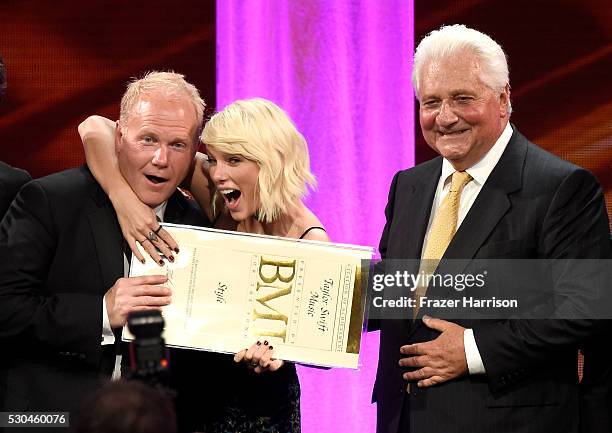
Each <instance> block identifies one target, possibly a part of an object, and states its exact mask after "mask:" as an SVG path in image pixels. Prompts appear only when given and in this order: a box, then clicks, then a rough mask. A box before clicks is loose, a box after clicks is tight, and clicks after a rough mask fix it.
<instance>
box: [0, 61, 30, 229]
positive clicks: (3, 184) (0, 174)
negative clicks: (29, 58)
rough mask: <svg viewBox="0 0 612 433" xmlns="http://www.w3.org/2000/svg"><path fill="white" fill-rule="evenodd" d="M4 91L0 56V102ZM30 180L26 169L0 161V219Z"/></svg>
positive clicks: (4, 83) (2, 64)
mask: <svg viewBox="0 0 612 433" xmlns="http://www.w3.org/2000/svg"><path fill="white" fill-rule="evenodd" d="M5 93H6V69H5V67H4V61H3V60H2V57H0V102H2V98H4V94H5ZM30 180H32V178H31V177H30V175H29V174H28V172H27V171H25V170H20V169H18V168H14V167H11V166H10V165H8V164H5V163H4V162H2V161H0V221H2V217H3V216H4V214H5V213H6V211H7V209H8V208H9V206H10V205H11V203H12V202H13V199H14V198H15V195H17V192H18V191H19V188H21V186H22V185H23V184H25V183H27V182H29V181H30Z"/></svg>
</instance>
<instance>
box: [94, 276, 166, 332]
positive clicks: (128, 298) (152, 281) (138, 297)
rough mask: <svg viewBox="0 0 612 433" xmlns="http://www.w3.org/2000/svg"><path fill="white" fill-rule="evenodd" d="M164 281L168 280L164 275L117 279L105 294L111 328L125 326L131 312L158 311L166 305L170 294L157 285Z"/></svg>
mask: <svg viewBox="0 0 612 433" xmlns="http://www.w3.org/2000/svg"><path fill="white" fill-rule="evenodd" d="M166 281H168V278H167V277H166V276H164V275H145V276H143V277H129V278H119V279H118V280H117V281H116V282H115V284H114V285H113V287H111V288H110V289H109V290H108V292H106V311H107V313H108V320H109V322H110V325H111V328H119V327H121V326H123V325H125V322H126V321H127V316H128V314H130V313H131V312H132V311H142V310H159V309H160V308H161V307H163V306H164V305H168V304H169V303H170V301H171V300H172V298H171V296H170V295H171V293H172V292H171V291H170V289H169V288H167V287H164V286H160V285H159V284H164V283H165V282H166Z"/></svg>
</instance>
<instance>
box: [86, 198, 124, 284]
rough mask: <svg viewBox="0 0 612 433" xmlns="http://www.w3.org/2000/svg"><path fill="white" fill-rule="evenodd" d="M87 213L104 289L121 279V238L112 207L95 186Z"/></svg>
mask: <svg viewBox="0 0 612 433" xmlns="http://www.w3.org/2000/svg"><path fill="white" fill-rule="evenodd" d="M91 207H92V209H91V211H90V212H89V213H88V215H87V216H88V218H89V225H90V227H91V235H92V238H93V240H94V243H95V247H96V253H97V256H98V265H99V266H100V275H102V281H103V283H104V285H103V286H102V287H105V288H106V289H108V288H110V287H111V286H112V285H113V284H115V282H116V281H117V279H118V278H121V277H123V250H122V247H121V246H122V236H121V231H120V229H119V224H118V222H117V216H116V214H115V211H114V210H113V207H112V205H111V203H110V201H109V199H108V197H107V196H106V194H104V192H103V191H102V189H101V188H100V187H99V186H97V188H96V191H95V192H94V194H93V195H92V201H91Z"/></svg>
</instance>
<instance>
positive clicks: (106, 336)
mask: <svg viewBox="0 0 612 433" xmlns="http://www.w3.org/2000/svg"><path fill="white" fill-rule="evenodd" d="M167 204H168V202H167V201H165V202H163V203H162V204H160V205H159V206H157V207H156V208H155V215H157V218H158V219H159V220H160V221H163V220H164V213H165V212H166V205H167ZM128 275H130V263H129V262H128V259H127V256H126V255H125V253H123V276H124V277H127V276H128ZM122 332H123V331H122ZM109 344H115V334H113V329H112V328H111V325H110V319H109V317H108V311H107V310H106V295H104V298H103V299H102V346H106V345H109ZM119 378H121V354H118V355H117V356H116V357H115V368H114V369H113V375H112V377H111V379H112V380H118V379H119Z"/></svg>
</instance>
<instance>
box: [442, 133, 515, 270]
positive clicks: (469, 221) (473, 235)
mask: <svg viewBox="0 0 612 433" xmlns="http://www.w3.org/2000/svg"><path fill="white" fill-rule="evenodd" d="M526 153H527V145H526V139H525V138H524V137H523V136H522V135H521V134H520V133H519V132H518V131H516V130H515V131H514V132H513V134H512V137H511V138H510V141H509V142H508V146H506V150H505V151H504V153H503V155H502V157H501V158H500V160H499V162H498V163H497V165H496V166H495V168H494V169H493V171H492V172H491V175H490V176H489V178H488V179H487V181H486V183H485V184H484V186H483V187H482V190H481V191H480V193H479V194H478V197H477V198H476V200H475V201H474V204H473V205H472V207H471V208H470V210H469V212H468V214H467V215H466V217H465V219H464V220H463V223H462V224H461V226H460V227H459V229H458V230H457V233H456V234H455V236H454V237H453V240H452V241H451V243H450V245H449V246H448V248H447V250H446V252H445V254H444V258H445V259H472V258H474V256H475V255H476V252H477V251H478V249H479V248H480V247H481V246H482V244H483V243H484V242H485V241H486V240H487V238H488V237H489V235H490V234H491V232H492V231H493V230H494V229H495V227H496V226H497V224H498V223H499V221H500V220H501V218H502V217H503V216H504V215H505V214H506V212H508V210H509V209H510V206H511V203H510V200H509V199H508V196H509V195H510V194H511V193H513V192H515V191H518V190H519V189H521V187H522V185H523V167H524V165H525V155H526Z"/></svg>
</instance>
